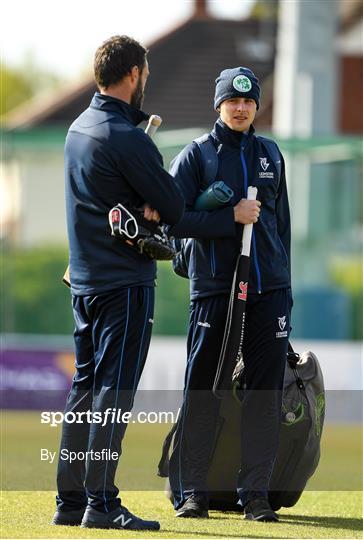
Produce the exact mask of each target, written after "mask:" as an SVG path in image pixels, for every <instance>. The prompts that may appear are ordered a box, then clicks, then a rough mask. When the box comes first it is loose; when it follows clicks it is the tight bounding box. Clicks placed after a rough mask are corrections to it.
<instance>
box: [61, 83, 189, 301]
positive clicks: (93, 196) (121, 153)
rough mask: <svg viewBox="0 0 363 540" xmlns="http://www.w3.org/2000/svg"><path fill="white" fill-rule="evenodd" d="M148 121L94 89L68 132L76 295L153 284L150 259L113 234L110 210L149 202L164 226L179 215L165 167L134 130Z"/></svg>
mask: <svg viewBox="0 0 363 540" xmlns="http://www.w3.org/2000/svg"><path fill="white" fill-rule="evenodd" d="M147 119H148V115H146V114H145V113H143V112H142V111H140V110H139V109H135V108H133V107H131V106H130V105H128V104H127V103H125V102H124V101H121V100H119V99H116V98H113V97H110V96H105V95H102V94H99V93H96V94H95V95H94V97H93V99H92V101H91V104H90V106H89V108H88V109H86V110H85V111H84V112H83V113H82V114H81V115H80V116H79V117H78V118H77V119H76V120H75V122H73V124H72V125H71V127H70V129H69V132H68V135H67V138H66V144H65V183H66V212H67V229H68V239H69V251H70V261H69V263H70V278H71V291H72V293H73V294H75V295H80V296H86V295H93V294H102V293H103V292H106V291H109V290H112V289H115V288H118V287H129V286H138V285H151V286H152V285H154V281H155V277H156V264H155V262H154V261H152V260H151V259H149V258H148V257H147V256H146V255H141V254H139V253H138V252H137V251H136V250H135V249H134V248H133V247H131V246H129V245H128V244H126V243H125V242H123V241H122V240H120V239H119V238H115V237H114V236H111V230H110V226H109V223H108V212H109V210H110V209H111V208H112V207H113V206H115V205H116V204H118V203H122V204H124V205H125V206H126V207H140V206H142V205H143V204H144V203H145V202H147V203H149V204H150V206H151V207H152V208H154V209H156V210H157V211H158V212H159V214H160V217H161V221H162V222H163V223H166V224H169V225H171V224H175V223H177V222H178V221H179V220H180V218H181V217H182V215H183V211H184V200H183V197H182V195H181V193H180V191H179V189H178V187H177V186H176V185H175V182H173V179H172V177H171V176H170V175H169V173H168V172H167V171H165V169H164V168H163V160H162V157H161V155H160V153H159V151H158V149H157V148H156V146H155V144H154V143H153V142H152V140H151V139H150V137H149V136H148V135H146V134H145V133H144V131H143V130H142V129H140V128H137V127H136V126H137V125H138V124H139V123H140V122H142V121H143V120H147Z"/></svg>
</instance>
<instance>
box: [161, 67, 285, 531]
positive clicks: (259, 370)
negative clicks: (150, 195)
mask: <svg viewBox="0 0 363 540" xmlns="http://www.w3.org/2000/svg"><path fill="white" fill-rule="evenodd" d="M259 105H260V86H259V84H258V79H257V77H256V76H255V74H254V73H253V72H252V71H251V70H250V69H248V68H245V67H237V68H233V69H226V70H224V71H222V73H221V74H220V76H219V77H218V78H217V80H216V89H215V99H214V108H215V109H216V110H217V111H218V112H219V118H218V119H217V121H216V123H215V126H214V129H213V131H212V132H211V134H210V136H209V138H210V141H211V142H212V144H213V145H214V147H215V151H216V152H217V153H218V171H217V176H216V178H215V180H223V181H224V182H225V183H226V184H227V185H228V186H229V188H231V189H232V190H233V192H234V196H233V199H232V200H231V202H230V204H229V205H228V206H226V207H223V208H219V209H215V210H212V211H196V210H195V209H194V204H195V201H196V199H197V197H198V195H199V194H200V192H201V191H204V190H205V189H206V188H207V187H208V185H206V181H207V179H206V178H204V177H203V162H202V157H201V151H200V148H199V146H198V144H197V143H196V142H193V143H192V144H190V145H189V146H187V147H186V148H185V149H184V150H183V151H182V152H181V153H180V154H179V155H178V156H177V158H176V160H175V161H174V164H173V168H172V173H173V175H174V176H175V181H176V183H177V185H178V186H179V188H180V190H181V191H182V193H183V194H184V197H185V200H186V212H185V214H184V216H183V218H182V219H181V221H180V222H179V223H178V224H176V225H174V226H172V227H170V234H172V235H173V236H175V237H176V238H186V239H187V240H186V242H184V247H183V255H184V260H185V261H186V263H187V267H188V276H189V279H190V294H191V305H190V325H189V334H188V358H187V367H186V374H185V390H184V403H183V408H182V411H183V414H182V417H181V421H180V422H179V423H178V428H177V431H176V435H175V440H174V449H173V453H172V455H171V458H170V464H169V479H170V485H171V489H172V491H173V495H174V505H175V508H176V510H177V512H176V516H177V517H208V486H207V473H208V463H209V459H210V455H211V450H212V448H213V443H214V439H215V434H216V424H217V418H218V411H219V404H220V402H219V401H218V400H217V399H216V398H215V397H214V396H213V394H212V390H211V389H212V387H213V382H214V378H215V374H216V369H217V364H218V360H219V354H220V350H221V346H222V340H223V334H224V328H225V322H226V318H227V311H228V304H229V294H230V290H231V285H232V279H233V273H234V268H235V263H236V260H237V255H238V252H239V249H240V245H241V237H242V230H243V226H244V225H247V224H249V223H254V228H253V236H252V251H251V268H250V276H249V287H248V296H247V305H246V325H245V336H244V342H243V359H244V364H245V369H244V381H245V384H246V390H245V392H244V403H243V414H242V458H241V469H240V472H239V477H238V480H237V481H236V486H237V492H238V496H239V499H240V503H241V505H242V507H243V508H244V513H245V516H246V519H251V520H263V521H277V516H276V514H275V513H274V512H273V511H272V509H271V507H270V505H269V503H268V487H269V479H270V476H271V472H272V468H273V465H274V460H275V458H276V454H277V449H278V441H279V427H280V415H281V404H282V388H283V379H284V370H285V364H286V354H287V347H288V336H289V331H290V310H291V306H292V298H291V288H290V287H291V286H290V215H289V204H288V198H287V189H286V180H285V166H284V161H283V157H282V156H281V154H280V152H279V150H278V148H277V146H276V145H275V143H274V142H273V141H270V140H267V139H264V138H263V137H258V136H256V134H255V130H254V127H253V121H254V118H255V115H256V111H257V110H258V109H259ZM272 145H273V150H274V151H273V152H272V151H271V148H272ZM275 156H277V159H275ZM212 182H213V180H212ZM248 186H256V187H257V189H258V195H257V199H258V200H256V201H253V200H246V197H247V188H248ZM279 319H280V322H281V321H283V328H281V326H280V325H279ZM236 444H239V441H237V442H236Z"/></svg>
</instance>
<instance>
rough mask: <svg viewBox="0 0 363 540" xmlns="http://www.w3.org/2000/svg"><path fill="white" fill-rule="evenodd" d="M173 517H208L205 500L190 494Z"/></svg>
mask: <svg viewBox="0 0 363 540" xmlns="http://www.w3.org/2000/svg"><path fill="white" fill-rule="evenodd" d="M175 517H184V518H208V517H209V514H208V507H207V505H206V502H205V500H204V499H203V498H202V497H198V495H191V496H190V497H189V498H188V499H187V500H186V501H185V503H184V504H183V506H181V507H180V508H179V509H178V510H177V511H176V514H175Z"/></svg>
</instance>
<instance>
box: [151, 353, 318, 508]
mask: <svg viewBox="0 0 363 540" xmlns="http://www.w3.org/2000/svg"><path fill="white" fill-rule="evenodd" d="M242 407H243V398H242V401H241V399H240V398H238V395H237V394H236V393H234V394H233V393H232V392H230V393H226V395H225V396H224V397H223V398H222V400H221V408H220V415H219V420H218V422H217V425H216V436H215V443H214V447H213V449H212V451H211V455H210V466H209V473H208V488H209V496H210V504H209V506H210V508H211V509H214V510H236V511H241V506H240V505H239V504H238V497H237V493H236V481H237V475H238V471H239V468H240V459H241V454H240V441H241V436H243V433H241V410H242ZM324 416H325V393H324V380H323V375H322V371H321V368H320V365H319V361H318V359H317V357H316V356H315V354H314V353H313V352H311V351H307V352H304V353H303V354H302V355H301V356H299V355H298V354H296V353H294V352H293V351H292V349H291V350H290V352H289V354H288V358H287V366H286V371H285V380H284V391H283V405H282V411H281V433H280V444H279V450H278V454H277V458H276V461H275V465H274V469H273V473H272V477H271V480H270V491H269V501H270V504H271V506H272V508H273V509H274V510H278V509H279V508H281V507H282V506H285V507H291V506H293V505H294V504H296V503H297V501H298V500H299V498H300V496H301V494H302V492H303V491H304V489H305V486H306V484H307V481H308V480H309V478H310V477H311V476H312V475H313V474H314V472H315V470H316V468H317V466H318V463H319V458H320V439H321V435H322V429H323V423H324ZM175 430H176V424H175V425H174V426H173V428H172V430H171V432H170V433H169V434H168V436H167V437H166V439H165V441H164V445H163V453H162V457H161V460H160V463H159V468H158V475H159V476H163V477H167V476H168V465H169V451H170V449H171V448H172V447H173V436H174V433H175ZM242 431H243V427H242ZM165 493H166V495H167V497H168V498H169V499H170V500H171V501H172V500H173V495H172V493H171V491H170V485H169V481H168V480H167V482H166V490H165Z"/></svg>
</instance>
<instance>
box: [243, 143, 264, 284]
mask: <svg viewBox="0 0 363 540" xmlns="http://www.w3.org/2000/svg"><path fill="white" fill-rule="evenodd" d="M243 150H244V146H243V145H241V163H242V169H243V183H244V192H245V197H246V198H247V188H248V173H247V165H246V160H245V156H244V153H243ZM254 233H255V231H254V230H253V231H252V250H251V251H252V258H253V263H254V265H255V271H256V276H257V292H258V294H261V293H262V287H261V272H260V267H259V264H258V257H257V248H256V240H255V234H254Z"/></svg>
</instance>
